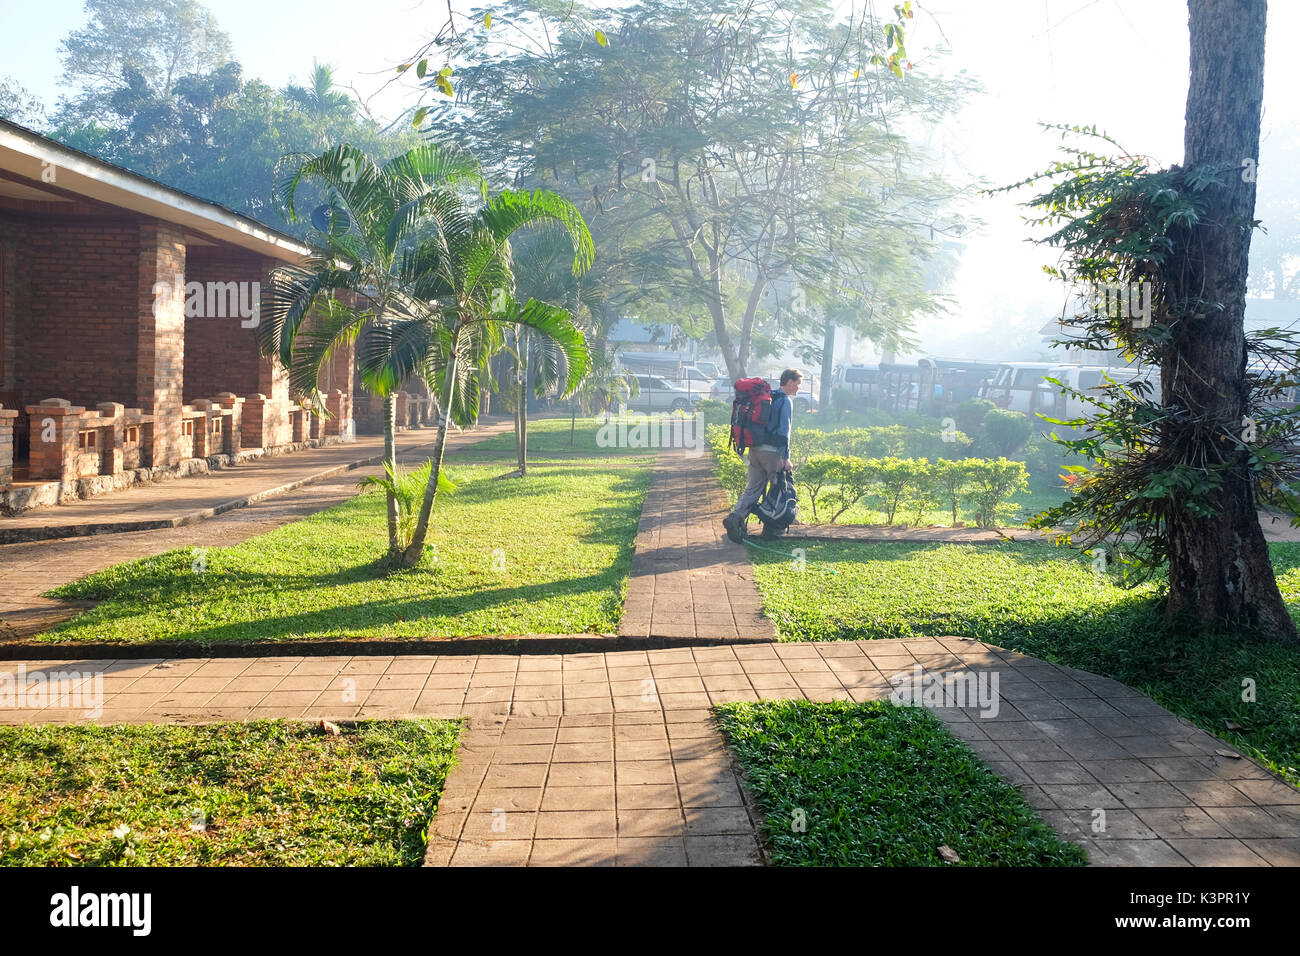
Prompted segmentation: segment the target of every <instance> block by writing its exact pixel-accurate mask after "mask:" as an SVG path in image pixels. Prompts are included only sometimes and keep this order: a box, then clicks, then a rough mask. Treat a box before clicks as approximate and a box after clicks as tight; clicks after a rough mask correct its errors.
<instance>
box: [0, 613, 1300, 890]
mask: <svg viewBox="0 0 1300 956" xmlns="http://www.w3.org/2000/svg"><path fill="white" fill-rule="evenodd" d="M917 666H920V667H921V668H922V671H921V673H923V674H936V675H949V674H952V673H954V672H964V671H970V672H974V673H975V674H977V675H978V674H979V673H981V672H986V671H987V672H990V673H997V674H998V677H999V682H998V686H999V698H998V699H999V706H998V708H997V713H996V714H992V713H991V712H990V711H987V710H986V711H984V712H981V710H980V709H978V708H975V707H964V708H962V707H956V706H942V707H938V708H936V709H935V713H936V714H937V715H938V716H939V717H940V718H942V719H943V720H944V721H945V723H946V724H947V725H948V726H949V728H950V729H951V730H952V731H953V733H954V734H956V735H957V736H958V737H960V738H961V739H962V740H964V741H966V743H967V744H968V745H970V746H971V747H972V748H973V749H974V750H975V751H976V752H977V753H979V754H980V755H981V756H982V757H983V758H984V759H985V760H986V761H988V763H989V765H990V766H991V767H992V768H993V769H994V770H995V771H996V772H998V773H999V774H1000V775H1002V776H1003V777H1004V778H1006V779H1008V780H1010V781H1011V782H1012V783H1014V784H1016V785H1017V786H1019V787H1020V789H1021V791H1022V792H1023V793H1024V794H1025V797H1026V799H1027V800H1028V802H1029V803H1030V804H1031V805H1032V806H1034V807H1035V808H1037V809H1038V811H1039V812H1040V813H1041V814H1042V816H1043V818H1044V819H1045V820H1047V822H1049V823H1050V824H1051V825H1052V826H1053V827H1055V828H1056V830H1057V832H1058V833H1060V834H1061V835H1062V836H1063V837H1064V838H1066V839H1070V840H1073V841H1075V842H1078V843H1081V844H1083V845H1084V846H1085V847H1087V849H1088V851H1089V853H1090V854H1091V857H1092V860H1093V862H1094V863H1097V864H1105V865H1144V866H1145V865H1172V866H1186V865H1193V866H1213V865H1254V866H1265V865H1274V866H1296V865H1300V836H1298V834H1300V790H1297V789H1296V788H1295V787H1292V786H1290V785H1288V784H1286V783H1284V782H1282V781H1280V780H1278V779H1276V778H1275V777H1273V776H1272V775H1271V774H1269V773H1268V772H1267V771H1266V770H1265V769H1264V768H1263V767H1261V766H1259V765H1258V764H1256V763H1255V762H1254V761H1252V760H1250V759H1249V758H1246V757H1243V756H1241V755H1240V754H1239V753H1238V752H1237V751H1235V750H1234V749H1233V748H1231V747H1229V746H1228V745H1226V744H1225V743H1223V742H1222V741H1220V740H1219V739H1217V738H1215V737H1213V736H1211V735H1210V734H1207V733H1206V732H1204V731H1202V730H1200V729H1199V728H1197V727H1195V726H1193V725H1192V724H1190V723H1189V722H1187V721H1185V720H1183V719H1181V718H1178V717H1175V716H1174V715H1172V714H1170V713H1169V712H1168V711H1166V710H1164V709H1163V708H1161V707H1159V706H1157V705H1156V704H1154V703H1153V702H1152V701H1151V700H1150V699H1148V698H1146V697H1144V696H1142V695H1141V694H1139V693H1137V692H1136V691H1133V690H1131V689H1129V688H1127V687H1125V686H1123V685H1122V684H1119V683H1117V682H1115V681H1112V680H1109V679H1107V678H1102V677H1097V676H1094V675H1091V674H1088V673H1086V672H1083V671H1079V670H1075V669H1072V668H1066V667H1058V666H1055V665H1052V664H1047V663H1044V662H1042V661H1039V660H1036V659H1034V658H1030V657H1026V656H1024V655H1022V654H1018V653H1016V652H1014V651H1007V650H1003V649H1001V648H997V647H993V646H990V645H986V644H981V643H978V642H972V641H963V640H960V639H957V638H938V639H935V638H909V639H904V640H877V641H860V642H852V641H842V642H833V643H825V644H796V643H785V644H761V645H745V644H730V645H724V646H717V647H696V648H677V649H661V650H649V651H624V652H615V653H608V654H578V655H482V656H464V657H461V656H454V655H443V656H425V657H415V656H411V657H354V658H348V657H317V658H298V657H271V658H267V657H264V658H245V659H229V658H224V659H200V658H196V659H186V660H174V661H151V660H130V661H85V662H75V661H59V662H49V661H45V662H42V661H27V662H17V661H14V662H5V663H4V664H3V665H0V667H2V668H3V670H5V671H8V672H10V673H14V674H18V673H20V672H19V671H18V668H19V667H23V668H24V669H25V672H26V673H27V674H31V673H34V672H41V673H44V674H45V675H46V676H47V679H48V678H52V675H53V674H55V673H57V672H64V673H69V672H75V673H77V674H81V675H83V676H82V677H81V678H80V680H81V681H83V683H82V684H81V685H80V686H81V687H82V689H83V690H91V689H93V686H94V684H93V681H94V680H96V679H99V680H102V682H103V683H102V687H103V693H104V700H103V702H102V709H101V711H100V713H98V714H97V715H94V716H89V715H88V714H87V713H86V708H87V707H88V706H91V705H92V704H93V702H88V701H84V700H83V701H80V702H78V705H77V706H76V707H70V706H69V703H70V702H69V701H68V700H66V699H65V700H62V701H55V702H52V703H51V702H48V701H47V702H45V703H46V706H44V707H29V708H23V709H17V708H16V709H7V710H0V722H3V723H8V724H22V723H81V722H86V721H89V720H94V721H96V722H99V723H119V722H128V723H161V722H169V721H176V722H203V721H214V720H241V719H249V718H258V717H283V718H308V719H315V718H330V719H334V720H340V719H353V718H367V717H388V718H392V717H416V716H419V717H444V718H451V717H467V718H468V720H469V727H468V730H467V732H466V735H465V738H464V746H463V748H462V751H461V764H460V766H459V767H458V768H457V769H455V770H454V771H453V772H452V774H451V775H450V777H449V778H448V781H447V787H446V791H445V794H444V797H443V800H442V803H441V809H440V810H439V813H438V815H437V817H436V818H435V828H434V831H433V833H432V835H431V839H430V846H429V862H430V863H435V864H445V863H451V864H452V865H456V864H477V863H484V862H490V863H525V862H532V863H556V862H565V861H568V862H575V863H576V862H581V863H588V864H596V863H607V864H608V863H620V862H621V863H652V862H663V863H677V864H680V863H682V862H685V863H687V864H705V863H708V864H716V863H730V864H740V863H757V862H759V861H760V859H761V855H760V844H759V841H758V837H757V823H758V815H757V814H756V812H755V811H754V809H753V808H752V807H751V806H749V805H748V804H747V803H746V800H745V797H744V794H743V791H742V789H741V787H740V786H739V779H738V777H737V774H736V770H735V766H734V765H733V764H732V762H731V760H730V758H729V757H728V756H727V754H726V752H725V750H724V749H723V747H722V741H721V737H720V736H719V734H718V732H717V730H716V729H715V727H714V725H713V724H712V722H711V716H710V713H709V710H708V708H709V707H710V706H712V705H713V704H717V703H721V702H724V701H733V700H757V699H760V698H764V699H786V698H794V699H808V700H844V699H847V700H855V701H868V700H876V699H879V698H881V697H885V696H888V695H889V694H890V692H891V691H892V689H893V685H891V683H890V679H891V678H895V679H898V678H899V675H904V676H905V677H907V678H908V679H909V680H910V679H911V678H912V676H913V675H914V674H916V673H917V672H916V671H915V668H916V667H917ZM96 673H99V674H101V675H102V676H101V677H99V678H96V677H95V676H94V675H95V674H96ZM87 680H89V681H91V682H92V683H90V684H85V683H84V681H87ZM28 702H29V703H33V702H31V701H28ZM498 844H499V845H498Z"/></svg>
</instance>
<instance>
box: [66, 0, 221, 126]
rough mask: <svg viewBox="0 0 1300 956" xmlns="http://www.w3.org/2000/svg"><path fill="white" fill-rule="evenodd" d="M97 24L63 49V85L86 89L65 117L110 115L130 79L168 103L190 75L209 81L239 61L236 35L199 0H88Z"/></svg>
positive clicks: (89, 25)
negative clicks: (235, 56)
mask: <svg viewBox="0 0 1300 956" xmlns="http://www.w3.org/2000/svg"><path fill="white" fill-rule="evenodd" d="M86 13H87V14H88V15H89V22H87V24H86V25H85V26H84V27H82V28H81V29H79V30H73V31H72V32H71V33H70V34H68V36H67V37H66V38H65V39H64V40H63V42H62V43H61V44H60V45H59V52H60V56H61V60H62V63H63V81H64V83H65V85H66V86H67V87H68V88H69V89H74V90H79V93H78V94H77V95H75V96H74V97H72V98H71V99H66V100H64V101H63V102H62V104H61V107H60V111H59V112H60V119H62V120H65V121H76V120H88V119H93V118H96V117H100V116H102V114H103V113H104V112H105V111H106V110H107V109H108V107H109V105H110V103H111V100H112V97H113V95H114V92H115V91H116V90H117V89H118V88H119V86H120V84H121V82H122V79H123V77H124V76H126V75H127V74H132V73H133V74H137V75H138V76H140V77H141V78H143V79H144V81H145V82H146V83H147V84H148V86H149V88H150V90H151V91H152V92H153V93H154V94H156V95H157V96H159V97H161V98H163V99H167V98H169V97H170V96H171V95H172V93H173V92H174V91H175V88H176V84H177V82H178V81H179V80H180V78H181V77H183V76H188V75H193V74H198V75H202V74H205V73H209V72H212V71H215V70H219V69H220V68H221V67H223V66H224V65H226V64H227V63H229V62H230V61H231V60H232V59H233V56H232V52H231V45H230V37H229V36H228V35H227V34H226V33H225V32H223V31H222V30H221V29H220V28H219V27H218V26H217V21H216V18H215V17H213V15H212V13H211V11H209V10H208V9H207V8H206V7H204V6H203V5H202V4H200V3H198V2H197V0H86Z"/></svg>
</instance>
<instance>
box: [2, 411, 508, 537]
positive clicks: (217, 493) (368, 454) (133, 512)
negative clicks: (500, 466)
mask: <svg viewBox="0 0 1300 956" xmlns="http://www.w3.org/2000/svg"><path fill="white" fill-rule="evenodd" d="M509 424H510V423H509V422H494V423H492V424H489V425H485V426H483V427H481V428H478V429H475V430H474V431H469V432H453V433H452V435H451V436H450V441H451V443H453V444H458V445H463V444H464V443H465V441H466V440H471V441H478V440H479V439H481V438H485V437H487V436H488V435H494V434H497V433H499V432H501V431H506V430H508V428H509ZM436 435H437V431H436V430H435V429H432V428H428V429H425V428H420V429H408V430H405V431H402V432H399V433H398V435H397V442H398V447H399V449H405V450H409V449H412V448H414V447H416V446H419V445H431V444H432V442H433V441H434V439H435V437H436ZM383 454H384V439H383V436H381V435H363V436H361V437H360V438H358V439H357V440H356V441H354V442H347V443H345V444H338V445H326V446H324V447H322V448H308V449H304V450H303V451H298V452H293V453H292V454H288V455H276V456H274V457H271V458H258V459H256V460H255V461H250V462H246V463H244V464H241V465H235V466H233V467H230V468H221V469H219V470H217V471H211V472H208V473H207V474H203V475H193V476H191V477H188V478H174V479H170V480H167V481H160V482H153V483H148V484H143V485H133V486H132V487H130V488H126V489H123V490H122V491H118V492H114V493H113V494H108V495H101V496H99V497H96V498H83V499H78V500H77V501H72V502H69V503H68V504H63V505H54V506H52V507H49V508H38V509H36V510H34V511H29V512H24V513H23V514H21V515H14V516H5V517H0V541H4V542H6V543H16V542H18V541H20V540H31V538H32V537H33V536H37V535H39V536H41V537H43V538H62V537H72V536H78V535H88V534H104V533H113V532H123V531H125V532H133V531H148V530H155V529H160V528H165V527H176V526H177V525H181V524H187V523H190V522H193V521H201V520H204V519H206V518H211V517H213V516H215V515H218V514H221V513H223V512H225V511H230V510H232V509H234V508H239V507H244V506H245V505H248V504H253V503H254V502H256V501H258V500H261V499H263V498H267V497H271V496H274V495H278V494H283V493H284V492H287V491H292V490H294V489H296V488H298V487H301V486H302V485H304V484H309V483H311V482H313V481H319V480H321V479H324V478H329V477H333V476H334V475H336V474H340V473H342V472H345V471H347V470H349V469H353V468H357V467H359V466H362V465H370V464H378V463H379V462H380V461H381V460H382V457H383ZM22 536H26V537H25V538H23V537H22Z"/></svg>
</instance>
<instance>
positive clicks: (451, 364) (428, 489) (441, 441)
mask: <svg viewBox="0 0 1300 956" xmlns="http://www.w3.org/2000/svg"><path fill="white" fill-rule="evenodd" d="M459 338H460V335H459V333H458V332H453V333H452V337H451V356H450V357H449V358H448V359H447V378H446V380H445V381H444V382H443V385H442V395H441V397H440V400H439V402H438V407H439V410H440V411H441V412H442V414H441V415H440V416H439V419H438V437H437V439H436V440H435V441H434V443H433V468H432V469H430V471H429V484H428V485H427V486H425V489H424V500H423V501H422V502H421V503H420V518H419V520H418V521H417V522H416V524H415V533H414V534H413V535H412V536H411V543H410V545H409V546H407V549H406V551H404V552H403V553H402V563H403V564H405V565H406V566H407V567H408V568H413V567H415V566H416V565H417V564H419V563H420V559H421V558H422V557H423V556H424V539H425V536H426V535H427V534H428V533H429V515H431V514H432V513H433V501H434V498H435V497H437V494H438V476H439V475H440V474H442V454H443V451H444V450H445V449H446V447H447V429H448V428H449V427H450V425H451V392H452V388H453V387H454V386H455V382H456V360H457V355H456V349H457V347H458V342H459Z"/></svg>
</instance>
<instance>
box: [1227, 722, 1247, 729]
mask: <svg viewBox="0 0 1300 956" xmlns="http://www.w3.org/2000/svg"><path fill="white" fill-rule="evenodd" d="M1223 726H1225V727H1227V728H1228V729H1229V730H1245V729H1246V728H1245V727H1243V726H1242V725H1241V724H1239V723H1237V722H1236V721H1235V720H1224V722H1223Z"/></svg>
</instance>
